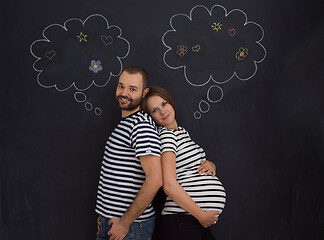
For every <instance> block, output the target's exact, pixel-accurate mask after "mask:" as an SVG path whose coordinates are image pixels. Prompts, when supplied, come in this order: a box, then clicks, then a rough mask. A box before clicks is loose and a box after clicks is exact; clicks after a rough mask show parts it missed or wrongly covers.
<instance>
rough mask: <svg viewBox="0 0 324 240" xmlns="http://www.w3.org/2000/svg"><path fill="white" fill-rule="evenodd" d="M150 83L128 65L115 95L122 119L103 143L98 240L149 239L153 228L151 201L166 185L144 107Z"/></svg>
mask: <svg viewBox="0 0 324 240" xmlns="http://www.w3.org/2000/svg"><path fill="white" fill-rule="evenodd" d="M146 85H147V73H146V72H145V70H144V69H142V68H140V67H136V66H131V67H128V68H126V69H125V70H124V71H123V72H122V74H121V75H120V77H119V82H118V85H117V89H116V100H117V102H118V105H119V107H120V108H121V110H122V119H121V121H120V122H119V124H118V126H117V127H116V128H115V130H114V131H113V132H112V133H111V135H110V137H109V139H108V141H107V143H106V146H105V152H104V157H103V162H102V167H101V173H100V179H99V186H98V194H97V205H96V212H97V213H98V214H99V217H98V233H97V235H98V236H97V240H103V239H112V240H121V239H128V238H130V239H151V235H152V233H153V230H154V225H155V215H154V214H155V213H154V209H153V207H152V205H151V202H152V200H153V198H154V196H155V194H156V192H157V191H158V189H159V188H160V187H161V186H162V170H161V161H160V138H159V135H158V133H157V129H156V126H155V124H154V121H153V120H152V118H151V117H150V116H149V115H148V114H146V113H145V112H144V111H142V110H141V108H140V103H141V101H142V99H143V97H144V96H145V95H146V93H147V92H148V90H149V89H148V88H146Z"/></svg>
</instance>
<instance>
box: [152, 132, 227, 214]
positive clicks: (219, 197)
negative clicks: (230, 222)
mask: <svg viewBox="0 0 324 240" xmlns="http://www.w3.org/2000/svg"><path fill="white" fill-rule="evenodd" d="M158 131H159V134H160V140H161V154H162V153H163V152H166V151H171V152H174V153H175V154H176V177H177V181H178V183H179V184H180V185H181V186H182V187H183V188H184V190H186V192H187V193H188V194H189V196H190V197H191V198H192V199H193V200H194V201H195V202H196V203H197V204H198V206H199V207H200V208H202V209H203V210H204V211H207V210H217V211H219V212H220V213H221V212H222V211H223V209H224V206H225V200H226V195H225V189H224V187H223V185H222V183H221V182H220V181H219V179H218V178H217V177H215V178H213V177H212V175H211V174H210V175H207V176H205V175H200V174H199V172H197V168H198V167H199V166H200V165H201V161H203V160H206V154H205V152H204V150H203V149H202V148H201V147H200V146H199V145H198V144H196V143H195V142H194V141H193V140H192V139H191V138H190V136H189V133H188V132H187V131H186V130H185V129H184V128H182V127H178V130H175V129H168V128H165V127H159V129H158ZM175 213H187V212H186V211H185V210H184V209H182V208H181V207H180V206H178V205H177V204H176V203H175V202H173V201H172V199H171V198H170V197H167V199H166V202H165V205H164V208H163V211H162V214H163V215H166V214H175Z"/></svg>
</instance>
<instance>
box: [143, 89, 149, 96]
mask: <svg viewBox="0 0 324 240" xmlns="http://www.w3.org/2000/svg"><path fill="white" fill-rule="evenodd" d="M149 91H150V89H149V88H145V89H144V91H143V98H144V97H145V96H146V94H147V93H148V92H149Z"/></svg>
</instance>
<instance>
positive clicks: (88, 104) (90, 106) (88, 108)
mask: <svg viewBox="0 0 324 240" xmlns="http://www.w3.org/2000/svg"><path fill="white" fill-rule="evenodd" d="M84 106H85V109H87V110H88V111H91V110H92V104H91V103H89V102H86V103H85V104H84Z"/></svg>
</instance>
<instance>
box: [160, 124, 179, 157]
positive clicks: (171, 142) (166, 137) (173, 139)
mask: <svg viewBox="0 0 324 240" xmlns="http://www.w3.org/2000/svg"><path fill="white" fill-rule="evenodd" d="M164 130H165V129H164ZM160 140H161V154H162V153H163V152H168V151H171V152H174V153H175V154H176V153H177V136H176V135H175V134H174V132H173V131H167V130H165V131H163V130H162V131H161V132H160Z"/></svg>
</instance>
